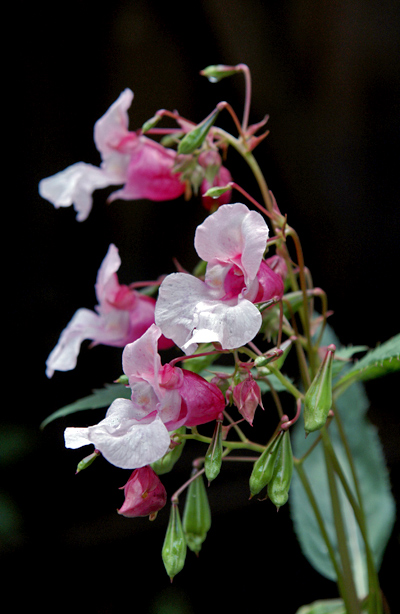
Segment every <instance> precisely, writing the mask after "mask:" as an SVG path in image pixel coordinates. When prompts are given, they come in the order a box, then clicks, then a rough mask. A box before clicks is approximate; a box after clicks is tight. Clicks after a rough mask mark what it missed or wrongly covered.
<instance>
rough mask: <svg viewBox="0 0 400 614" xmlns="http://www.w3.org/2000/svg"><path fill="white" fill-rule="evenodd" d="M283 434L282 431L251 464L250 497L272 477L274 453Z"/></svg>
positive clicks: (260, 489)
mask: <svg viewBox="0 0 400 614" xmlns="http://www.w3.org/2000/svg"><path fill="white" fill-rule="evenodd" d="M282 436H283V431H280V432H279V433H278V435H277V436H276V437H275V438H274V439H273V440H272V441H271V443H270V444H269V445H268V446H267V447H266V448H265V450H264V452H263V453H262V454H261V455H260V456H259V458H258V459H257V460H256V462H255V463H254V465H253V470H252V472H251V475H250V480H249V485H250V498H251V497H253V496H254V495H258V493H259V492H261V491H262V489H263V488H265V487H266V486H267V484H268V482H269V481H270V479H271V478H272V473H273V470H274V466H275V460H276V455H277V453H278V448H279V446H280V443H281V440H282Z"/></svg>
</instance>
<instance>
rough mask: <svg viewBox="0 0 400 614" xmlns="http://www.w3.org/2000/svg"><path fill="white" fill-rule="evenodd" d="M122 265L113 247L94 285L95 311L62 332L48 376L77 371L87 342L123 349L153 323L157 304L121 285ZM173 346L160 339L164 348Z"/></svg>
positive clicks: (82, 311) (81, 311)
mask: <svg viewBox="0 0 400 614" xmlns="http://www.w3.org/2000/svg"><path fill="white" fill-rule="evenodd" d="M120 265H121V259H120V256H119V253H118V249H117V248H116V247H115V245H113V244H111V245H110V246H109V248H108V251H107V254H106V256H105V258H104V260H103V262H102V264H101V266H100V269H99V271H98V274H97V280H96V284H95V292H96V297H97V300H98V305H97V306H96V307H95V310H96V311H91V310H90V309H85V308H81V309H78V311H76V313H75V315H74V316H73V318H72V320H71V321H70V322H69V324H68V325H67V326H66V328H65V329H64V330H63V332H62V333H61V335H60V338H59V340H58V343H57V345H56V346H55V348H54V349H53V350H52V352H51V353H50V355H49V357H48V359H47V361H46V366H47V370H46V374H47V376H48V377H52V375H53V374H54V371H70V370H71V369H74V368H75V367H76V363H77V358H78V355H79V351H80V347H81V344H82V342H83V341H84V340H85V339H90V340H91V341H92V342H93V345H98V344H103V345H111V346H114V347H124V346H125V345H126V344H127V343H130V342H132V341H134V340H135V339H138V338H139V337H140V336H141V335H142V334H143V333H144V332H145V331H146V330H147V329H148V328H149V326H151V324H153V322H154V308H155V300H154V299H153V298H151V297H149V296H145V295H143V294H140V293H139V292H137V291H135V290H132V289H131V288H129V287H128V286H125V285H121V284H120V283H119V281H118V277H117V274H116V271H118V269H119V267H120ZM170 345H171V343H170V342H169V341H167V340H166V339H165V338H162V339H161V347H168V346H170Z"/></svg>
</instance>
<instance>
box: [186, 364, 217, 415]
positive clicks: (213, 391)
mask: <svg viewBox="0 0 400 614" xmlns="http://www.w3.org/2000/svg"><path fill="white" fill-rule="evenodd" d="M182 373H183V375H184V378H183V385H182V387H181V388H180V393H181V396H182V399H183V400H184V401H185V403H186V406H187V416H186V419H185V426H189V427H190V426H197V425H198V424H205V423H206V422H211V421H212V420H216V419H217V418H218V416H219V414H221V413H222V412H223V411H224V409H225V398H224V395H223V394H222V392H221V391H220V389H219V388H218V387H217V386H216V385H215V384H211V383H210V382H207V380H205V379H204V378H203V377H201V376H200V375H197V373H193V372H192V371H187V370H186V369H182Z"/></svg>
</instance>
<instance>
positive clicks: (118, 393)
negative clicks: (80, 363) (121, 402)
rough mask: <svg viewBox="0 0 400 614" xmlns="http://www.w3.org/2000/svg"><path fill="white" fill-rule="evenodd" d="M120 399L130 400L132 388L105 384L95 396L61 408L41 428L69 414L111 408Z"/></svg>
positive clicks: (94, 392)
mask: <svg viewBox="0 0 400 614" xmlns="http://www.w3.org/2000/svg"><path fill="white" fill-rule="evenodd" d="M120 398H122V399H130V398H131V390H130V388H127V387H126V386H125V385H124V384H105V387H104V388H100V389H99V390H93V394H90V395H89V396H87V397H84V398H83V399H79V400H78V401H75V402H74V403H70V404H69V405H65V406H64V407H61V409H58V410H57V411H55V412H54V413H53V414H51V415H50V416H48V417H47V418H46V419H45V420H43V422H42V424H41V425H40V428H41V429H43V428H44V427H45V426H47V425H48V424H49V423H50V422H53V420H56V419H57V418H64V417H65V416H69V414H73V413H75V412H77V411H83V410H86V409H100V408H101V407H109V406H110V405H111V403H112V402H113V401H115V399H120Z"/></svg>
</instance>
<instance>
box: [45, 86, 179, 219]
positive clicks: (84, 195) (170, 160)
mask: <svg viewBox="0 0 400 614" xmlns="http://www.w3.org/2000/svg"><path fill="white" fill-rule="evenodd" d="M132 100H133V92H132V91H131V90H130V89H125V90H124V91H123V92H122V93H121V94H120V96H119V97H118V99H117V100H116V101H115V102H114V103H113V104H112V105H111V107H110V108H109V109H108V111H107V112H106V113H105V114H104V115H103V117H101V118H100V119H99V120H98V121H97V122H96V124H95V126H94V142H95V145H96V148H97V150H98V151H99V153H100V156H101V159H102V162H101V164H100V167H97V166H93V165H92V164H86V163H85V162H77V163H76V164H72V165H71V166H69V167H68V168H66V169H65V170H63V171H61V172H59V173H56V174H55V175H53V176H51V177H47V178H46V179H42V180H41V181H40V183H39V193H40V195H41V196H42V197H43V198H45V199H46V200H48V201H50V202H51V203H52V204H53V205H54V206H55V207H56V208H58V207H69V206H70V205H73V206H74V209H75V211H76V212H77V220H78V221H80V222H81V221H83V220H85V219H86V218H87V217H88V215H89V213H90V210H91V208H92V194H93V192H94V191H95V190H97V189H100V188H105V187H107V186H110V185H119V184H125V185H124V187H123V188H122V189H121V190H117V191H116V192H114V193H113V194H111V196H110V197H109V200H110V201H112V200H115V199H117V198H121V199H124V200H137V199H140V198H145V199H149V200H156V201H162V200H170V199H173V198H177V197H178V196H180V195H181V194H183V192H184V191H185V185H184V184H183V182H181V181H180V179H179V175H178V174H174V173H173V171H172V167H173V165H174V162H175V156H176V152H175V151H174V150H172V149H167V148H165V147H163V146H162V145H160V144H159V143H157V142H155V141H152V140H151V139H149V138H147V137H145V136H141V135H140V136H138V135H137V134H136V133H135V132H129V130H128V124H129V117H128V113H127V111H128V109H129V107H130V106H131V103H132Z"/></svg>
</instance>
